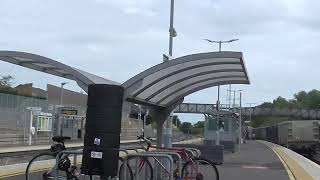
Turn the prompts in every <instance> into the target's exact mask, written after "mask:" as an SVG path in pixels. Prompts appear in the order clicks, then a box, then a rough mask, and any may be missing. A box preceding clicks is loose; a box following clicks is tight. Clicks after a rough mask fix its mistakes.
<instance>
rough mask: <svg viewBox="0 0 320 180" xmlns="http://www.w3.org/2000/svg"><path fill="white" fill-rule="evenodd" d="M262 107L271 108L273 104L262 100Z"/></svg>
mask: <svg viewBox="0 0 320 180" xmlns="http://www.w3.org/2000/svg"><path fill="white" fill-rule="evenodd" d="M260 107H262V108H273V104H272V103H271V102H264V103H262V104H261V105H260Z"/></svg>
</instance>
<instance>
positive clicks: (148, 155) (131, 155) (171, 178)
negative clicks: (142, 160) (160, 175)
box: [123, 153, 173, 180]
mask: <svg viewBox="0 0 320 180" xmlns="http://www.w3.org/2000/svg"><path fill="white" fill-rule="evenodd" d="M130 157H146V158H149V157H153V158H155V157H158V158H166V159H168V162H169V166H170V176H169V180H173V159H172V157H171V156H170V155H168V154H156V153H147V154H145V153H144V154H130V155H128V156H127V157H125V158H124V161H123V163H124V164H125V165H124V180H127V174H126V173H127V166H126V164H127V160H128V158H130ZM135 170H136V171H135V172H138V158H137V159H136V161H135ZM134 180H138V176H135V177H134Z"/></svg>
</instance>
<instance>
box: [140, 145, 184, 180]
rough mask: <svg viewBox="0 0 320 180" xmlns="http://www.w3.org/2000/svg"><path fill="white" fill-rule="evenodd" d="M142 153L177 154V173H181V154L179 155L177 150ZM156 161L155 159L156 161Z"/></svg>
mask: <svg viewBox="0 0 320 180" xmlns="http://www.w3.org/2000/svg"><path fill="white" fill-rule="evenodd" d="M142 154H168V155H173V156H177V157H178V167H179V168H178V173H179V175H181V165H182V163H181V156H180V154H179V153H177V152H161V151H160V152H152V153H151V152H144V153H142ZM156 162H157V161H156ZM156 162H155V165H156Z"/></svg>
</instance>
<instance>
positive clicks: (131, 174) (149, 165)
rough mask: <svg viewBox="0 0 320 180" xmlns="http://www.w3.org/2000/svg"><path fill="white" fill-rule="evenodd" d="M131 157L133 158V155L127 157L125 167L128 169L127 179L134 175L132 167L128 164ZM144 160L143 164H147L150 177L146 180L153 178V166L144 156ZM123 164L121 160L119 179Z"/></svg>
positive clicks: (120, 178) (121, 178)
mask: <svg viewBox="0 0 320 180" xmlns="http://www.w3.org/2000/svg"><path fill="white" fill-rule="evenodd" d="M133 158H135V157H129V158H128V159H127V169H128V172H129V176H130V177H129V178H130V179H129V180H133V178H134V176H135V175H134V173H133V170H132V168H131V167H130V165H129V164H128V162H130V160H131V159H133ZM144 162H145V164H144V166H147V168H148V169H149V172H150V177H149V178H148V180H152V179H153V168H152V165H151V163H150V161H149V160H148V159H146V158H144ZM123 164H124V163H123V162H122V164H121V166H120V169H119V180H123V177H122V173H121V172H122V171H123V168H124V166H123ZM127 180H128V179H127Z"/></svg>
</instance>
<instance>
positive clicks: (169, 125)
mask: <svg viewBox="0 0 320 180" xmlns="http://www.w3.org/2000/svg"><path fill="white" fill-rule="evenodd" d="M173 20H174V0H171V4H170V27H169V57H168V58H163V62H166V61H169V60H171V58H172V50H173V38H174V37H176V36H177V32H176V30H175V29H174V27H173ZM164 56H165V55H164ZM165 123H166V124H165V127H166V129H165V130H166V132H165V133H166V136H164V137H163V144H164V145H165V147H171V146H172V140H171V138H172V113H170V116H169V117H168V118H167V119H166V122H165ZM168 128H170V129H168Z"/></svg>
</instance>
